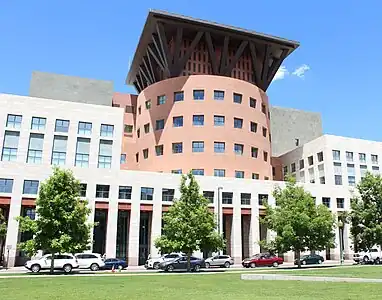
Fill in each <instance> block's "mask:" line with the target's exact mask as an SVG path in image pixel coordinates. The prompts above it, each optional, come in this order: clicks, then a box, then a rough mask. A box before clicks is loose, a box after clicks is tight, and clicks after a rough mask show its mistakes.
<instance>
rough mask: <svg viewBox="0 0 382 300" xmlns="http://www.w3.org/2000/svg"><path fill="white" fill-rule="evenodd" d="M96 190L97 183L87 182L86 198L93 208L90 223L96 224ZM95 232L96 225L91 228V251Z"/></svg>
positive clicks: (89, 218) (89, 217)
mask: <svg viewBox="0 0 382 300" xmlns="http://www.w3.org/2000/svg"><path fill="white" fill-rule="evenodd" d="M95 192H96V186H95V184H90V183H87V186H86V199H87V200H88V207H89V208H90V209H91V211H90V214H89V216H88V224H94V216H95ZM93 234H94V227H93V228H91V229H90V238H89V241H90V245H89V246H90V249H89V252H92V251H93ZM102 254H103V253H102Z"/></svg>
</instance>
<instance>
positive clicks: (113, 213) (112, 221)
mask: <svg viewBox="0 0 382 300" xmlns="http://www.w3.org/2000/svg"><path fill="white" fill-rule="evenodd" d="M117 224H118V186H117V185H112V186H110V194H109V210H108V214H107V229H106V256H107V257H115V254H116V248H117Z"/></svg>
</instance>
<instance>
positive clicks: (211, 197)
mask: <svg viewBox="0 0 382 300" xmlns="http://www.w3.org/2000/svg"><path fill="white" fill-rule="evenodd" d="M214 195H215V193H214V192H213V191H203V197H204V198H206V199H207V200H208V201H209V202H210V203H214Z"/></svg>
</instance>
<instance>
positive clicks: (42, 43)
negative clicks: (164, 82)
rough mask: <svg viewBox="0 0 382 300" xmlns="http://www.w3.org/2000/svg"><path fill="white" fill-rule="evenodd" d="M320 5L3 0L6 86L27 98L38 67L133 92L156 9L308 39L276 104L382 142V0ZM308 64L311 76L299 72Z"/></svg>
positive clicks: (0, 67) (275, 94) (277, 90)
mask: <svg viewBox="0 0 382 300" xmlns="http://www.w3.org/2000/svg"><path fill="white" fill-rule="evenodd" d="M311 2H313V1H302V0H300V1H294V0H290V1H282V0H274V1H250V0H242V1H236V2H233V3H232V2H231V3H232V4H231V5H229V4H228V3H229V2H228V1H227V2H225V3H226V4H223V3H224V2H223V1H215V0H208V1H207V0H203V1H201V0H192V1H188V0H182V1H169V0H161V1H147V0H146V1H126V0H124V1H122V0H109V1H89V0H81V1H78V0H66V1H49V0H45V1H43V0H33V1H32V0H14V1H7V0H0V93H12V94H21V95H27V94H28V89H29V80H30V77H31V72H32V71H33V70H39V71H45V72H55V73H61V74H67V75H74V76H82V77H89V78H96V79H106V80H113V81H114V86H115V90H116V91H120V92H133V89H132V88H131V87H127V86H125V85H124V80H125V77H126V74H127V72H128V63H129V59H131V58H132V56H133V54H134V51H135V48H136V45H137V41H138V39H139V36H140V33H141V30H142V27H143V24H144V22H145V19H146V16H147V13H148V9H150V8H156V9H162V10H168V11H171V12H174V13H180V14H184V15H189V16H192V17H196V18H202V19H207V20H211V21H216V22H219V23H225V24H229V25H234V26H239V27H244V28H248V29H252V30H256V31H259V32H264V33H268V34H273V35H277V36H281V37H285V38H289V39H293V40H297V41H299V42H300V43H301V46H300V48H299V49H298V50H297V51H295V52H294V53H292V55H291V56H290V57H289V58H288V59H287V60H286V61H285V62H284V64H283V66H284V67H285V69H284V70H286V71H287V72H285V74H284V75H285V76H284V78H282V79H279V80H276V81H274V82H273V83H272V84H271V86H270V88H269V89H268V95H269V97H270V100H271V103H272V104H273V105H278V106H284V107H292V108H297V109H304V110H309V111H316V112H321V113H322V118H323V125H324V132H325V133H329V134H336V135H344V136H352V137H358V138H365V139H372V140H382V130H380V129H379V125H378V122H376V121H378V120H379V118H380V117H381V111H382V102H381V92H380V88H381V86H382V78H381V76H380V75H379V70H382V59H381V48H382V38H381V37H382V18H381V16H380V12H381V11H382V2H381V1H378V0H369V1H366V2H365V3H367V5H362V4H361V3H362V1H356V0H348V1H333V0H331V1H328V0H322V1H314V2H315V3H311ZM345 3H346V5H345ZM302 65H306V66H308V67H309V70H307V71H306V72H305V73H304V76H303V77H299V76H295V75H293V71H295V70H296V69H297V68H298V67H301V66H302ZM279 74H280V73H279ZM0 109H1V108H0Z"/></svg>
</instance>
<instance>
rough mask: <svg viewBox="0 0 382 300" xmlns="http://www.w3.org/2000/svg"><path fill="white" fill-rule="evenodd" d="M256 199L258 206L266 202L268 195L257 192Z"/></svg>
mask: <svg viewBox="0 0 382 300" xmlns="http://www.w3.org/2000/svg"><path fill="white" fill-rule="evenodd" d="M258 201H259V205H260V206H263V205H266V204H268V195H267V194H259V196H258Z"/></svg>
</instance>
